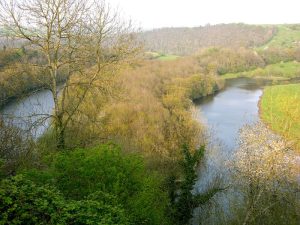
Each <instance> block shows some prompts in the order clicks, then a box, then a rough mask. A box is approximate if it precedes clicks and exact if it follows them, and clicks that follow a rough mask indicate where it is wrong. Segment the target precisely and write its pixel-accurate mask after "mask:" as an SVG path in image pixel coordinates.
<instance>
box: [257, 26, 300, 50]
mask: <svg viewBox="0 0 300 225" xmlns="http://www.w3.org/2000/svg"><path fill="white" fill-rule="evenodd" d="M277 29H278V32H277V33H276V35H275V36H274V37H273V38H272V39H271V40H270V41H269V42H268V43H266V44H265V45H263V46H261V47H260V48H259V49H267V48H269V47H275V48H292V47H297V46H299V45H300V26H299V25H278V26H277Z"/></svg>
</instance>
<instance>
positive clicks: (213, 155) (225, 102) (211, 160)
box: [0, 78, 268, 224]
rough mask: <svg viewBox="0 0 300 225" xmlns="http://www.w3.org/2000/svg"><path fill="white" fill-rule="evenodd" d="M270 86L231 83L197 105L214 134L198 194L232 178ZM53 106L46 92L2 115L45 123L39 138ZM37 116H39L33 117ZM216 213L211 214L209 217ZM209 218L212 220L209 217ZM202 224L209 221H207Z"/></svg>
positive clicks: (222, 200) (24, 123) (22, 123)
mask: <svg viewBox="0 0 300 225" xmlns="http://www.w3.org/2000/svg"><path fill="white" fill-rule="evenodd" d="M267 83H268V82H266V81H260V80H253V79H246V78H238V79H232V80H227V81H226V85H225V88H224V89H223V90H222V91H220V92H218V93H216V94H215V95H213V96H208V97H205V98H203V99H200V100H198V101H195V102H194V103H195V106H196V111H197V116H196V118H197V119H198V120H199V121H200V122H201V123H203V122H204V123H205V124H206V126H207V127H208V130H209V131H210V135H209V140H210V146H209V148H208V149H209V151H207V152H206V156H205V160H204V163H203V164H202V167H201V168H200V169H199V180H198V181H197V184H196V187H195V191H196V192H202V191H205V190H206V189H208V188H209V187H210V186H211V184H212V183H214V182H216V181H218V180H220V181H222V182H224V180H225V182H226V179H227V177H230V176H228V173H229V171H227V169H226V168H227V167H226V166H225V165H224V162H225V161H227V160H230V157H231V156H232V155H233V153H234V151H235V150H236V147H237V145H238V143H237V141H238V135H239V129H240V128H242V127H243V126H244V125H245V124H249V123H254V122H256V121H258V120H259V110H258V102H259V99H260V96H261V95H262V92H263V87H264V86H265V85H266V84H267ZM53 105H54V104H53V100H52V96H51V93H50V92H49V91H47V90H42V91H39V92H37V93H34V94H32V95H30V96H28V97H25V98H23V99H21V100H19V101H15V102H12V103H10V104H8V105H7V106H6V107H4V108H3V109H2V110H1V111H0V113H1V114H2V115H6V117H5V118H6V119H7V120H9V118H10V117H16V118H17V119H15V120H14V122H13V123H14V124H15V125H16V126H19V127H21V128H25V129H29V128H30V126H31V124H32V123H35V122H37V121H40V120H43V123H42V124H39V125H38V126H36V127H35V128H34V129H32V131H31V132H32V134H33V135H34V137H36V138H37V137H39V136H40V135H42V134H43V133H44V132H45V130H46V129H47V128H48V126H49V119H47V117H45V116H44V115H43V114H49V113H51V111H52V109H53ZM34 113H35V114H38V115H37V116H35V117H30V115H32V114H34ZM226 196H228V193H227V194H226V195H223V196H222V195H220V196H218V197H217V202H218V204H219V206H221V210H222V212H223V213H224V211H225V213H226V210H227V208H228V207H227V205H228V204H229V203H228V201H229V200H228V197H226ZM199 210H200V211H198V212H197V211H196V215H200V214H202V215H203V212H202V211H201V209H199ZM212 212H213V211H212V210H210V212H209V213H212ZM213 213H217V212H213ZM207 218H208V219H209V216H207ZM201 220H202V221H205V220H203V218H201ZM194 222H195V224H197V216H195V221H194ZM207 222H208V221H207ZM213 224H214V223H213Z"/></svg>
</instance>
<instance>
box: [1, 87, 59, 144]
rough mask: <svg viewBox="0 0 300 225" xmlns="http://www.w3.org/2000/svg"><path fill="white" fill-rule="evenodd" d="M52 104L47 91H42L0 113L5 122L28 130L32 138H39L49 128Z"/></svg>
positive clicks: (10, 105)
mask: <svg viewBox="0 0 300 225" xmlns="http://www.w3.org/2000/svg"><path fill="white" fill-rule="evenodd" d="M53 107H54V102H53V98H52V94H51V92H50V91H49V90H42V91H38V92H36V93H33V94H31V95H29V96H27V97H24V98H22V99H19V100H18V101H14V102H11V103H9V104H8V105H6V106H5V107H4V108H3V109H2V110H1V111H0V113H1V115H2V116H3V117H4V120H5V121H11V122H12V123H13V124H14V125H15V126H17V127H19V128H22V129H24V130H29V131H30V132H31V133H32V135H33V137H34V138H38V137H40V136H41V135H42V134H43V133H44V132H45V131H46V129H47V128H48V127H49V123H50V117H49V114H51V112H52V109H53Z"/></svg>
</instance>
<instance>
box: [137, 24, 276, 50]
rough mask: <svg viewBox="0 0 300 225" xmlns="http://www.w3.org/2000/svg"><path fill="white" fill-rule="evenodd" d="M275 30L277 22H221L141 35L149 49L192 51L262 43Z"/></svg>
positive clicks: (157, 30)
mask: <svg viewBox="0 0 300 225" xmlns="http://www.w3.org/2000/svg"><path fill="white" fill-rule="evenodd" d="M276 32H277V29H276V27H275V26H266V27H263V26H255V25H246V24H219V25H206V26H204V27H195V28H185V27H182V28H161V29H155V30H151V31H146V32H143V33H142V34H141V35H140V36H141V38H142V40H145V47H146V49H147V50H148V51H153V52H161V53H165V54H175V55H190V54H194V53H196V52H197V51H199V49H201V48H207V47H255V46H260V45H263V44H265V43H266V42H268V41H269V40H270V39H271V38H272V37H273V36H274V35H275V34H276ZM179 37H180V38H179Z"/></svg>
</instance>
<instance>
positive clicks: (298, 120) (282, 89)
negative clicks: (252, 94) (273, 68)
mask: <svg viewBox="0 0 300 225" xmlns="http://www.w3.org/2000/svg"><path fill="white" fill-rule="evenodd" d="M260 106H261V117H262V119H263V120H264V121H265V122H266V123H268V124H269V126H270V128H271V129H273V130H274V131H275V132H278V133H279V134H280V135H282V136H284V137H285V138H287V139H288V140H290V141H292V143H293V145H294V148H296V149H297V150H298V151H300V138H299V137H300V85H299V84H289V85H278V86H271V87H267V88H265V90H264V94H263V96H262V98H261V101H260Z"/></svg>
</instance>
